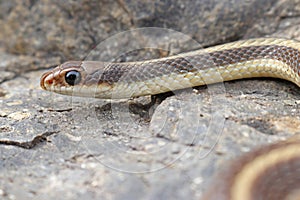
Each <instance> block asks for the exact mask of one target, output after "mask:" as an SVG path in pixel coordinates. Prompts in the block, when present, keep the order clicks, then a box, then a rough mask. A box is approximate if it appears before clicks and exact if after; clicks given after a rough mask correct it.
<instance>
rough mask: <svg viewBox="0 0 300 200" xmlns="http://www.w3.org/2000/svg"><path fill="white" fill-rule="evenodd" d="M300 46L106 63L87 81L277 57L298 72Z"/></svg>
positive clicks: (139, 77) (150, 75) (145, 77)
mask: <svg viewBox="0 0 300 200" xmlns="http://www.w3.org/2000/svg"><path fill="white" fill-rule="evenodd" d="M299 55H300V53H299V50H297V49H294V48H291V47H286V46H277V45H265V46H249V47H242V48H234V49H227V50H221V51H215V52H211V53H202V54H199V55H193V56H187V57H180V56H179V57H176V58H172V59H166V60H157V61H156V60H154V61H147V62H137V63H124V64H123V63H105V64H104V68H103V69H101V70H95V71H94V72H92V73H90V74H89V75H88V76H87V77H86V82H85V84H87V85H92V84H98V83H103V82H104V83H109V84H112V83H115V82H118V81H124V82H135V81H144V80H149V79H153V78H155V77H160V76H162V75H168V74H171V73H178V74H182V73H187V72H195V71H198V70H199V69H207V68H212V67H219V66H226V65H230V64H235V63H239V62H244V61H249V60H255V59H275V60H279V61H282V62H284V63H286V64H288V65H289V66H291V67H292V70H293V71H294V72H295V73H297V74H299V63H300V56H299Z"/></svg>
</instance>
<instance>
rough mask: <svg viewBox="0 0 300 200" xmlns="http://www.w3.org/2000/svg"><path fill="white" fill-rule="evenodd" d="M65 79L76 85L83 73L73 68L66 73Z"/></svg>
mask: <svg viewBox="0 0 300 200" xmlns="http://www.w3.org/2000/svg"><path fill="white" fill-rule="evenodd" d="M65 79H66V82H67V83H68V84H69V85H76V84H78V83H79V82H80V80H81V75H80V73H79V72H78V71H75V70H73V71H69V72H67V73H66V76H65Z"/></svg>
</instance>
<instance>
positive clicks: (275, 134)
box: [0, 0, 300, 199]
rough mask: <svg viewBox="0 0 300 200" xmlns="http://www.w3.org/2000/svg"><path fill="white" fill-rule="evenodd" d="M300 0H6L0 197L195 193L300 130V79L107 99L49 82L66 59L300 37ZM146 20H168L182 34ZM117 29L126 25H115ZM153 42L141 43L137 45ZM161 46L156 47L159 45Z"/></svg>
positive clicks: (0, 38) (2, 11) (0, 20)
mask: <svg viewBox="0 0 300 200" xmlns="http://www.w3.org/2000/svg"><path fill="white" fill-rule="evenodd" d="M299 5H300V1H298V0H288V1H286V0H269V1H261V0H253V1H241V0H233V1H232V0H224V1H218V0H213V1H211V0H197V1H196V0H190V1H183V0H182V1H176V2H175V1H169V0H166V1H158V0H157V1H152V0H151V1H150V0H149V1H143V3H139V2H137V1H131V0H119V1H105V0H104V1H87V0H80V1H56V0H55V1H47V0H43V1H26V0H23V1H16V0H15V1H0V25H1V27H2V29H1V32H0V58H1V59H0V71H1V73H0V83H1V84H0V101H1V104H0V106H1V108H0V144H1V145H0V152H1V154H0V161H1V162H0V198H1V199H54V198H56V199H61V198H63V199H82V198H85V199H100V198H101V199H141V198H143V199H183V198H190V199H199V198H200V197H201V195H202V193H203V191H205V189H206V188H207V186H208V184H209V183H210V181H211V177H212V176H213V174H214V173H215V172H217V171H218V169H220V168H221V167H222V166H224V165H226V163H227V162H229V160H230V159H231V158H234V157H236V156H238V155H241V154H243V153H244V152H247V151H250V150H251V149H253V148H256V147H257V146H260V145H264V144H268V143H271V142H276V141H279V140H283V139H285V138H288V137H290V136H293V135H295V134H299V127H300V114H299V112H298V108H299V104H300V101H299V96H300V92H299V88H298V87H297V86H296V85H294V84H292V83H289V82H287V81H283V80H277V79H251V80H240V81H232V82H228V83H222V84H218V85H213V86H208V87H200V88H197V89H187V90H183V91H177V92H175V95H174V96H170V97H168V98H166V99H165V100H164V101H163V102H162V103H160V104H159V105H156V108H155V109H154V108H152V109H150V110H147V109H144V108H143V107H142V106H140V104H146V103H148V102H149V101H150V97H141V98H137V99H133V100H127V101H104V100H95V99H83V98H76V97H68V96H62V95H56V94H52V93H49V92H46V91H42V90H41V89H40V87H39V79H40V76H41V74H42V73H43V72H44V71H46V69H48V68H51V67H53V66H56V65H58V64H60V63H62V62H64V61H67V60H81V59H84V58H87V59H101V60H105V61H131V60H139V59H147V58H155V57H162V56H166V55H168V54H174V53H178V52H184V51H188V50H193V49H196V48H200V47H206V46H211V45H215V44H219V43H223V42H229V41H234V40H238V39H243V38H250V37H262V36H274V37H284V38H294V39H298V40H300V31H299V30H300V26H299V24H300V23H299V22H300V18H299V16H300V15H299V14H300V6H299ZM141 27H160V28H167V29H173V30H176V31H178V32H181V33H183V34H180V33H178V32H174V31H170V30H165V29H155V28H146V29H139V30H134V31H129V32H125V33H124V32H123V33H121V32H122V31H126V30H130V29H136V28H141ZM117 33H119V34H117ZM145 47H147V48H150V50H148V51H145V50H140V51H139V49H140V48H145ZM153 48H156V49H153Z"/></svg>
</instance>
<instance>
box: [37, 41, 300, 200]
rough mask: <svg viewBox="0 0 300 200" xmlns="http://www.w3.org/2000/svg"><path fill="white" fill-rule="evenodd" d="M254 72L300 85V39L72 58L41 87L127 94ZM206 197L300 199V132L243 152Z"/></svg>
mask: <svg viewBox="0 0 300 200" xmlns="http://www.w3.org/2000/svg"><path fill="white" fill-rule="evenodd" d="M253 77H275V78H281V79H286V80H289V81H291V82H293V83H295V84H296V85H298V86H299V87H300V43H299V42H297V41H295V40H288V39H279V38H258V39H249V40H242V41H237V42H232V43H227V44H223V45H218V46H215V47H210V48H206V49H201V50H197V51H193V52H188V53H183V54H179V55H175V56H170V57H167V58H160V59H153V60H147V61H138V62H124V63H108V62H98V61H69V62H66V63H64V64H62V65H60V66H58V67H57V68H55V69H53V70H52V71H49V72H46V73H45V74H44V75H43V76H42V77H41V87H42V88H43V89H45V90H48V91H53V92H57V93H60V94H65V95H75V96H83V97H95V98H103V99H112V98H113V99H122V98H130V97H138V96H143V95H155V94H159V93H164V92H168V91H174V90H178V89H184V88H189V87H193V86H200V85H206V84H212V83H217V82H223V81H230V80H235V79H243V78H253ZM203 199H217V200H219V199H220V200H221V199H234V200H241V199H242V200H254V199H255V200H258V199H264V200H265V199H272V200H276V199H278V200H279V199H300V138H299V137H295V138H294V139H291V140H288V141H284V142H279V143H276V144H271V145H267V146H265V147H261V148H259V149H257V150H254V151H252V152H250V153H248V154H246V155H244V156H242V157H241V158H238V159H237V160H236V161H235V162H234V163H233V164H231V165H230V166H229V167H228V168H227V171H226V170H225V172H222V173H221V174H220V175H219V176H218V177H217V179H216V181H215V184H213V185H212V187H211V188H210V189H208V191H207V193H206V194H204V197H203Z"/></svg>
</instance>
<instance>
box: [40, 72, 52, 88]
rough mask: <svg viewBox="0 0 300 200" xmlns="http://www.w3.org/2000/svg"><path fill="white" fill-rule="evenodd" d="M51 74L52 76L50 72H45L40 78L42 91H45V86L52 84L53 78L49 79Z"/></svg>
mask: <svg viewBox="0 0 300 200" xmlns="http://www.w3.org/2000/svg"><path fill="white" fill-rule="evenodd" d="M51 74H52V72H46V73H44V74H43V75H42V77H41V81H40V86H41V87H42V88H43V89H44V90H47V85H51V84H53V77H50V75H51ZM52 76H53V75H52Z"/></svg>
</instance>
